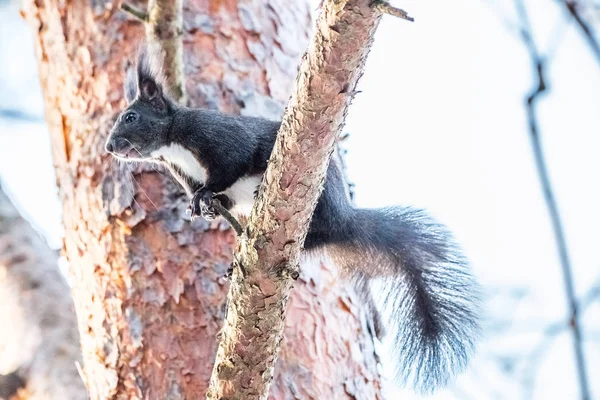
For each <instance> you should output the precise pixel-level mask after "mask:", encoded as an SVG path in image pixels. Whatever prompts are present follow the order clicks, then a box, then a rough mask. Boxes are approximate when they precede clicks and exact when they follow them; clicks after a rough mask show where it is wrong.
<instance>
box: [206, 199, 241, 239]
mask: <svg viewBox="0 0 600 400" xmlns="http://www.w3.org/2000/svg"><path fill="white" fill-rule="evenodd" d="M212 206H213V207H214V208H215V210H217V212H218V213H219V214H221V216H222V217H223V219H225V221H227V222H229V225H231V227H232V228H233V230H234V231H235V233H237V235H238V236H242V234H243V233H244V230H243V228H242V225H241V224H240V223H239V221H238V220H237V219H236V218H235V217H234V216H233V215H232V214H231V213H230V212H229V210H227V209H226V208H225V207H223V205H222V204H221V202H220V201H219V199H213V201H212Z"/></svg>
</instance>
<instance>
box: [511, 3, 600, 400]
mask: <svg viewBox="0 0 600 400" xmlns="http://www.w3.org/2000/svg"><path fill="white" fill-rule="evenodd" d="M516 9H517V11H518V13H519V17H520V20H521V25H522V26H521V38H522V40H523V42H524V43H525V46H526V48H527V50H528V52H529V57H530V60H531V63H532V68H533V70H534V71H535V83H534V89H533V90H532V91H531V93H530V94H529V95H528V96H527V100H526V108H527V119H528V126H529V137H530V139H531V145H532V150H533V156H534V160H535V165H536V169H537V172H538V176H539V179H540V184H541V187H542V192H543V195H544V200H545V202H546V206H547V207H548V212H549V216H550V222H551V224H552V229H553V231H554V236H555V240H556V246H557V250H558V255H559V259H560V265H561V269H562V273H563V282H564V284H565V293H566V296H567V303H568V307H569V312H570V316H569V319H570V321H569V322H570V324H569V325H570V328H571V332H572V335H573V349H574V352H575V361H576V365H577V376H578V380H579V388H580V391H581V397H582V399H584V400H588V399H590V398H591V397H590V389H589V383H588V375H587V370H586V369H587V367H586V362H585V357H584V352H583V344H582V335H581V325H580V322H579V309H578V304H577V297H576V294H575V285H574V283H573V268H572V266H571V261H570V259H569V252H568V249H567V242H566V239H565V234H564V229H563V226H562V221H561V218H560V213H559V211H558V205H557V203H556V197H555V195H554V191H553V188H552V184H551V182H550V177H549V174H548V168H547V166H546V160H545V158H544V153H543V149H542V144H541V141H540V134H539V124H538V121H537V114H536V105H537V101H538V100H539V99H540V96H542V95H543V94H544V93H545V92H546V91H547V85H546V80H545V66H546V60H545V59H544V57H543V56H542V55H541V54H540V52H539V51H538V49H537V46H536V45H535V41H534V39H533V35H532V29H531V24H530V22H529V17H528V15H527V9H526V8H525V4H524V0H516Z"/></svg>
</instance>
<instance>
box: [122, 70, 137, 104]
mask: <svg viewBox="0 0 600 400" xmlns="http://www.w3.org/2000/svg"><path fill="white" fill-rule="evenodd" d="M123 92H124V94H125V100H127V104H131V103H133V101H134V100H135V98H136V97H137V93H138V86H137V75H136V72H135V68H133V67H132V66H131V65H129V66H128V67H127V75H126V76H125V82H124V83H123Z"/></svg>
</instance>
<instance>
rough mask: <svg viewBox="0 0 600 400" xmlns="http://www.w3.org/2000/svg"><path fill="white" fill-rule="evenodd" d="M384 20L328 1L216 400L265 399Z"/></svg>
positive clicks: (250, 250)
mask: <svg viewBox="0 0 600 400" xmlns="http://www.w3.org/2000/svg"><path fill="white" fill-rule="evenodd" d="M380 17H381V12H380V11H377V10H375V9H373V8H372V7H371V1H370V0H350V1H324V2H323V3H322V10H321V14H320V16H319V18H318V21H317V25H316V32H315V35H314V39H313V41H312V43H311V44H310V47H309V48H308V51H307V53H306V55H305V56H304V58H303V61H302V63H301V65H300V69H299V71H298V77H297V81H296V84H295V88H294V91H293V93H292V97H291V99H290V101H289V104H288V107H287V111H286V113H285V115H284V117H283V123H282V126H281V129H280V131H279V134H278V137H277V141H276V143H275V147H274V150H273V153H272V154H271V158H270V160H269V166H268V168H267V171H266V173H265V178H264V179H263V183H262V185H261V188H260V192H259V197H258V200H257V202H256V204H255V206H254V208H253V210H252V214H251V216H250V219H249V223H248V226H247V232H246V235H245V236H243V237H242V238H241V239H240V243H239V246H238V249H237V251H236V254H235V255H234V260H235V264H234V265H235V268H234V271H233V276H232V284H231V287H230V291H229V306H228V309H227V316H226V320H225V326H224V327H223V330H222V337H221V342H220V344H219V349H218V351H217V357H216V360H215V366H214V368H213V373H212V377H211V382H210V388H209V391H208V394H207V399H209V400H227V399H232V400H233V399H244V400H254V399H256V400H258V399H266V398H267V395H268V392H269V386H270V384H271V380H272V377H273V373H274V368H275V362H276V360H277V355H278V352H279V347H280V345H281V341H282V338H283V336H282V335H283V327H284V322H285V315H286V306H287V302H288V299H289V296H290V290H291V288H292V285H293V283H294V279H295V278H296V277H297V276H298V263H299V254H300V250H301V247H302V245H303V243H304V239H305V236H306V233H307V231H308V225H309V222H310V219H311V216H312V213H313V211H314V208H315V205H316V202H317V200H318V197H319V194H320V192H321V189H322V186H323V181H324V178H325V173H326V171H327V166H328V164H329V159H330V156H331V154H332V152H333V150H334V146H335V143H336V140H337V138H338V135H339V133H340V130H341V128H342V126H343V123H344V119H345V116H346V113H347V110H348V106H349V105H350V102H351V100H352V98H353V96H354V94H355V90H356V84H357V82H358V79H359V78H360V76H361V74H362V71H363V68H364V63H365V60H366V58H367V55H368V52H369V49H370V47H371V43H372V41H373V35H374V33H375V30H376V28H377V25H378V23H379V20H380Z"/></svg>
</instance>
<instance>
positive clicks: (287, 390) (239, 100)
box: [24, 0, 380, 400]
mask: <svg viewBox="0 0 600 400" xmlns="http://www.w3.org/2000/svg"><path fill="white" fill-rule="evenodd" d="M24 7H25V9H24V15H25V16H26V17H27V19H28V20H29V22H30V23H31V25H32V29H33V31H34V35H35V45H36V53H37V56H38V60H39V70H40V79H41V83H42V89H43V93H44V98H45V105H46V120H47V122H48V126H49V131H50V135H51V142H52V152H53V157H54V164H55V167H56V175H57V183H58V186H59V188H58V192H59V195H60V198H61V200H62V203H63V223H64V225H65V238H64V252H65V254H66V256H67V258H68V260H69V263H70V275H71V279H72V281H73V293H74V298H75V305H76V308H77V315H78V324H79V331H80V333H81V340H82V350H83V359H84V365H83V375H84V376H85V378H86V383H87V387H88V390H89V395H90V398H91V399H92V400H96V399H102V400H104V399H107V398H110V399H132V400H135V399H142V398H147V399H171V400H177V399H195V398H198V397H199V396H200V397H201V396H202V395H203V394H204V393H206V389H207V387H208V382H209V378H210V373H211V370H212V366H213V361H214V357H215V353H216V349H217V342H216V340H215V337H216V335H217V332H218V330H219V328H220V327H221V324H222V321H223V316H224V310H225V300H226V293H227V285H228V283H227V281H226V280H225V279H223V276H224V275H225V274H226V272H227V268H228V267H229V264H230V262H231V255H232V253H233V247H234V243H235V238H234V237H233V235H232V234H231V232H230V231H228V230H227V229H224V227H223V225H221V224H220V223H219V222H218V221H215V223H213V224H212V225H209V224H207V223H205V222H204V221H202V220H197V221H194V222H193V223H190V221H189V220H186V219H185V209H186V207H187V203H188V199H187V198H186V196H185V195H183V193H182V192H181V189H180V188H178V187H177V186H176V185H175V184H174V183H173V180H172V178H170V177H169V176H166V174H165V173H163V172H162V171H155V170H154V169H152V168H151V167H148V168H139V167H134V166H131V165H119V164H118V163H116V162H114V160H113V159H112V158H111V157H110V156H108V155H106V154H104V151H103V148H104V143H105V140H106V135H107V133H108V129H109V128H110V126H111V125H112V123H113V121H114V118H115V116H116V115H117V113H118V112H119V111H121V110H122V109H123V108H124V104H125V102H124V99H123V94H122V79H123V77H124V70H125V67H126V66H127V63H128V61H131V60H134V59H135V55H136V50H137V47H138V44H139V43H140V41H141V40H142V39H143V38H144V34H145V27H144V25H143V24H141V23H140V22H139V21H138V20H134V19H131V18H130V17H129V16H128V15H126V14H125V13H123V12H121V11H118V9H117V4H113V3H106V2H100V3H98V2H65V1H61V0H27V1H26V2H25V6H24ZM308 9H309V8H308V4H307V3H306V2H305V1H303V0H296V1H289V0H268V1H255V2H246V1H243V2H242V1H239V2H238V1H227V2H217V1H213V2H206V1H199V0H190V1H188V2H186V3H185V8H184V25H183V26H184V33H183V35H184V36H183V37H184V44H185V60H186V62H185V70H186V79H185V81H186V89H187V94H188V96H189V99H190V103H191V104H192V105H195V106H198V105H202V106H205V107H209V108H214V109H217V108H218V109H220V110H222V111H225V112H229V113H242V114H245V115H260V116H265V117H271V118H279V117H280V114H279V112H280V111H279V110H282V109H283V107H282V104H283V103H284V102H285V101H286V100H287V99H288V97H289V93H290V91H291V84H292V81H293V79H294V77H295V76H296V66H297V63H298V60H299V58H300V56H301V54H302V51H304V49H305V47H306V43H307V39H308V29H309V27H310V26H311V23H310V16H309V14H308ZM296 285H297V287H296V289H295V291H294V293H292V295H291V298H290V302H289V305H288V315H287V322H286V328H285V329H286V337H287V338H289V340H288V342H286V343H285V344H284V345H283V347H282V349H281V357H280V360H279V362H278V365H279V366H278V371H279V372H278V373H277V374H276V375H275V378H274V382H273V387H272V391H271V398H272V399H282V400H283V399H295V398H303V399H310V398H313V399H348V400H350V399H365V400H366V399H369V400H370V399H378V398H380V382H379V375H378V374H377V368H376V363H375V357H374V353H373V343H372V338H371V336H370V334H369V333H368V330H367V327H366V323H365V320H364V310H363V309H362V305H361V303H360V301H357V300H356V297H355V295H354V294H353V292H352V289H351V287H349V285H346V284H345V283H344V282H342V281H339V280H338V278H337V274H336V269H335V267H334V266H332V265H330V264H327V263H320V262H315V263H311V264H306V265H304V266H303V274H302V276H301V277H300V279H299V280H298V281H297V283H296Z"/></svg>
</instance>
